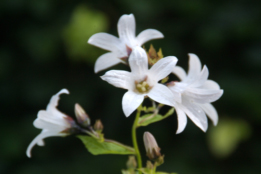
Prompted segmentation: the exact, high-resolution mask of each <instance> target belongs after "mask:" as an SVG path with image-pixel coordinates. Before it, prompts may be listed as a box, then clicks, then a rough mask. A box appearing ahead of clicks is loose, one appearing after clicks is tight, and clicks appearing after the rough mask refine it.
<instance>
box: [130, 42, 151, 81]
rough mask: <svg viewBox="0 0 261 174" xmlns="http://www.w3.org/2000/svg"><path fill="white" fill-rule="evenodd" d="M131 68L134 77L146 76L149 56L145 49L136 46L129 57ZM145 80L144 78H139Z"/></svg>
mask: <svg viewBox="0 0 261 174" xmlns="http://www.w3.org/2000/svg"><path fill="white" fill-rule="evenodd" d="M129 64H130V69H131V72H132V74H133V75H134V77H137V78H145V76H146V75H147V72H148V57H147V54H146V52H145V50H144V49H143V48H141V47H135V48H134V49H133V50H132V52H131V55H130V58H129ZM137 80H144V79H137Z"/></svg>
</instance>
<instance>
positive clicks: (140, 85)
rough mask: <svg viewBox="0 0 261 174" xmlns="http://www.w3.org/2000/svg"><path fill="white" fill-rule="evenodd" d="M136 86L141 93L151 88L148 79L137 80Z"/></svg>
mask: <svg viewBox="0 0 261 174" xmlns="http://www.w3.org/2000/svg"><path fill="white" fill-rule="evenodd" d="M135 87H136V90H137V91H138V92H139V93H147V92H149V90H150V89H151V87H150V86H149V84H148V83H147V81H146V80H144V81H141V82H135Z"/></svg>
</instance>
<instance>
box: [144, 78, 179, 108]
mask: <svg viewBox="0 0 261 174" xmlns="http://www.w3.org/2000/svg"><path fill="white" fill-rule="evenodd" d="M147 95H148V96H149V97H150V98H151V99H152V100H154V101H156V102H158V103H162V104H164V105H169V106H174V105H175V101H174V96H173V94H172V92H171V91H170V89H169V88H168V87H166V86H164V85H162V84H159V83H157V84H156V85H154V86H153V88H152V89H151V90H150V91H149V93H148V94H147Z"/></svg>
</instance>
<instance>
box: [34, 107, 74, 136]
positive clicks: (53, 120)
mask: <svg viewBox="0 0 261 174" xmlns="http://www.w3.org/2000/svg"><path fill="white" fill-rule="evenodd" d="M33 124H34V126H35V127H36V128H39V129H47V130H53V131H57V132H60V131H63V130H65V129H67V128H70V124H69V123H68V122H67V121H66V120H65V118H60V117H55V116H54V115H50V114H49V113H48V112H46V111H39V113H38V118H37V119H36V120H35V121H34V123H33Z"/></svg>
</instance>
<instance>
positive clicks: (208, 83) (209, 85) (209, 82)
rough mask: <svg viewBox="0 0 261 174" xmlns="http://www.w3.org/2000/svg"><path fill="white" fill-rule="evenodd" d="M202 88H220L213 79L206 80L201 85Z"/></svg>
mask: <svg viewBox="0 0 261 174" xmlns="http://www.w3.org/2000/svg"><path fill="white" fill-rule="evenodd" d="M201 88H202V89H220V87H219V85H218V83H217V82H215V81H213V80H207V81H206V82H205V83H204V84H203V85H202V86H201Z"/></svg>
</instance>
